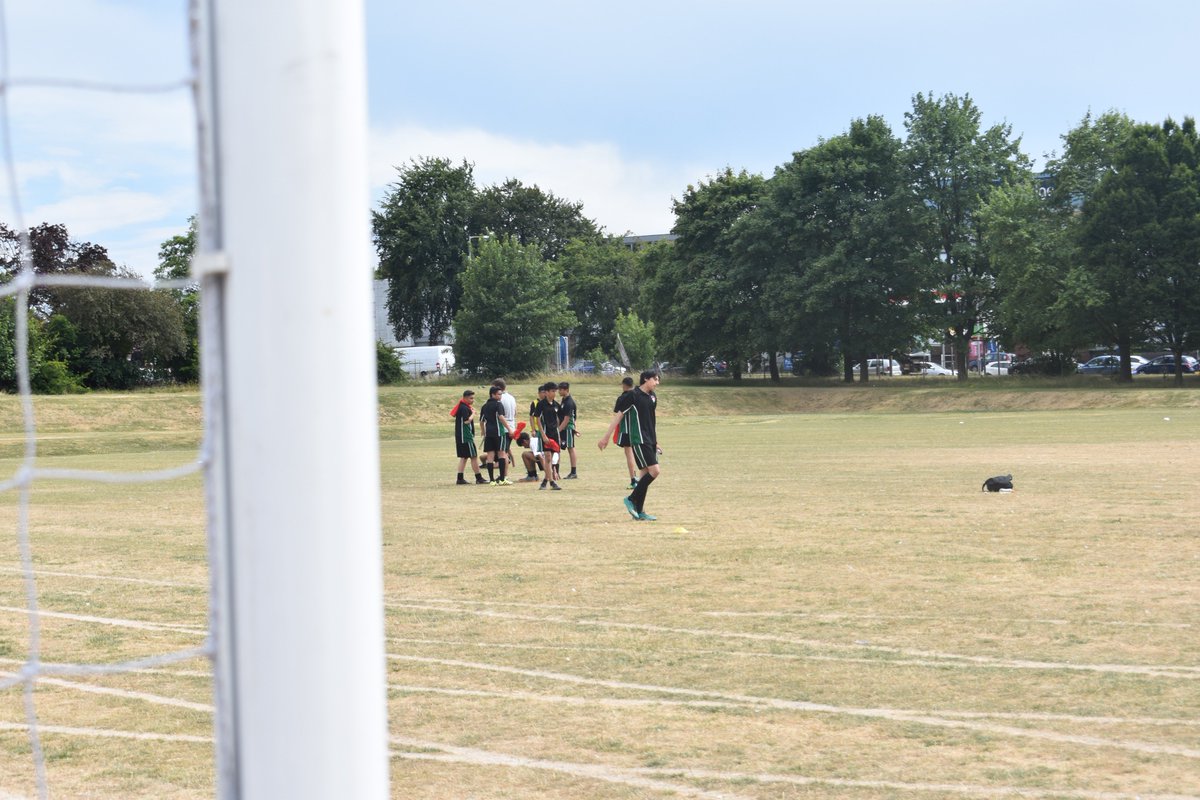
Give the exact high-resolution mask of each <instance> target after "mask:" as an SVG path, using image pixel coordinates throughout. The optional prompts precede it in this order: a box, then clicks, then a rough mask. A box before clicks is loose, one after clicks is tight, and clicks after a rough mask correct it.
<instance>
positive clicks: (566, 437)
mask: <svg viewBox="0 0 1200 800" xmlns="http://www.w3.org/2000/svg"><path fill="white" fill-rule="evenodd" d="M558 435H559V438H561V439H562V447H563V450H570V449H571V448H572V447H574V446H575V425H574V424H571V425H568V426H567V429H566V430H565V431H560V432H559V434H558Z"/></svg>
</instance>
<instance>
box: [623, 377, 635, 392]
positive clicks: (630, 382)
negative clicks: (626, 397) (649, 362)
mask: <svg viewBox="0 0 1200 800" xmlns="http://www.w3.org/2000/svg"><path fill="white" fill-rule="evenodd" d="M621 385H622V386H628V387H629V388H630V389H632V388H633V377H632V376H630V375H626V376H625V377H624V378H621Z"/></svg>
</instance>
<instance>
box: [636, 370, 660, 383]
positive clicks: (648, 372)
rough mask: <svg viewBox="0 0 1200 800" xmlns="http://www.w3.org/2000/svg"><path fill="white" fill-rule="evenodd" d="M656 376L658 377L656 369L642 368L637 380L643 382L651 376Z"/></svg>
mask: <svg viewBox="0 0 1200 800" xmlns="http://www.w3.org/2000/svg"><path fill="white" fill-rule="evenodd" d="M657 377H658V370H656V369H644V370H642V377H641V380H639V381H638V383H645V382H646V381H648V380H650V379H651V378H657Z"/></svg>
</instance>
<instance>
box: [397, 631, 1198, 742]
mask: <svg viewBox="0 0 1200 800" xmlns="http://www.w3.org/2000/svg"><path fill="white" fill-rule="evenodd" d="M388 658H389V659H392V660H394V661H412V662H416V663H420V664H436V665H438V666H444V667H458V668H460V669H476V670H484V671H487V672H500V673H505V674H509V675H522V676H525V677H530V678H540V679H543V680H550V681H560V682H563V683H574V684H579V685H584V686H603V687H605V688H607V689H620V690H630V691H637V692H657V693H660V694H674V695H683V696H685V697H697V698H705V699H712V700H725V701H729V702H735V703H748V704H753V705H759V706H764V707H766V708H776V709H783V710H791V711H804V712H810V713H817V714H833V715H844V716H852V717H866V718H869V719H883V720H887V721H889V722H915V723H918V724H921V725H929V726H931V727H939V728H959V729H963V730H973V731H979V732H981V733H991V734H997V735H1002V736H1018V737H1023V738H1029V739H1042V740H1045V741H1051V742H1060V743H1063V744H1074V745H1081V746H1085V747H1113V748H1117V749H1121V750H1131V751H1135V752H1139V753H1153V754H1155V755H1174V756H1182V757H1184V758H1196V759H1200V750H1196V749H1192V748H1188V747H1176V746H1174V745H1160V744H1154V743H1151V742H1136V741H1119V740H1112V739H1101V738H1099V737H1096V736H1077V735H1074V734H1066V733H1057V732H1054V731H1042V730H1036V729H1032V728H1014V727H1011V726H1009V725H992V724H988V723H984V722H976V721H973V720H967V719H946V718H944V717H937V716H934V715H932V714H929V713H927V712H923V711H909V710H904V709H894V708H854V707H850V706H833V705H828V704H826V703H811V702H808V701H805V700H781V699H779V698H774V697H757V696H754V695H744V694H736V693H726V692H713V691H705V690H701V689H683V688H679V687H675V686H656V685H653V684H646V683H631V682H627V681H614V680H606V679H600V678H585V677H583V676H582V675H570V674H567V673H563V672H548V671H544V670H534V669H521V668H519V667H509V666H504V665H501V664H482V663H478V662H473V661H457V660H454V659H444V658H426V657H424V656H405V655H395V654H391V653H389V654H388Z"/></svg>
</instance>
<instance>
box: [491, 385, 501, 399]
mask: <svg viewBox="0 0 1200 800" xmlns="http://www.w3.org/2000/svg"><path fill="white" fill-rule="evenodd" d="M498 394H500V387H499V386H493V387H492V388H490V389H488V397H495V396H496V395H498Z"/></svg>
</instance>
